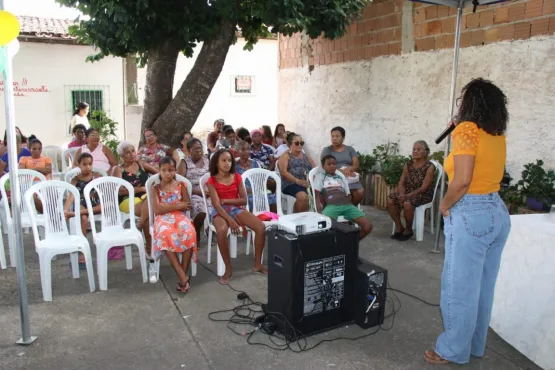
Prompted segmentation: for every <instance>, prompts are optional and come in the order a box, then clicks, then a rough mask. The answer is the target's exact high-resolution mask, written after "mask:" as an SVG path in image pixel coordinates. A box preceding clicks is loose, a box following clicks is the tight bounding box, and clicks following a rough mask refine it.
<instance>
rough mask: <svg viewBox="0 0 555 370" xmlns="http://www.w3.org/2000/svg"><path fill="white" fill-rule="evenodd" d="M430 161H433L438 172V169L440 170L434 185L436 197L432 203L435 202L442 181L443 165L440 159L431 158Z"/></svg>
mask: <svg viewBox="0 0 555 370" xmlns="http://www.w3.org/2000/svg"><path fill="white" fill-rule="evenodd" d="M430 162H432V164H433V165H434V166H435V168H436V173H438V171H439V173H438V174H439V176H438V177H437V180H436V184H435V186H434V197H433V198H432V202H431V203H433V202H434V200H435V199H436V193H437V188H438V186H439V184H440V183H441V179H442V178H443V166H442V165H441V164H440V163H439V162H438V161H436V160H433V159H432V160H430Z"/></svg>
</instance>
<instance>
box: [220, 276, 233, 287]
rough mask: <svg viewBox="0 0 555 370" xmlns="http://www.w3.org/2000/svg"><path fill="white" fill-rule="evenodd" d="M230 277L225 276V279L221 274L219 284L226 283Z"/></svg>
mask: <svg viewBox="0 0 555 370" xmlns="http://www.w3.org/2000/svg"><path fill="white" fill-rule="evenodd" d="M230 279H231V276H230V277H229V278H227V279H224V277H223V276H222V277H221V278H220V284H222V285H228V284H229V280H230Z"/></svg>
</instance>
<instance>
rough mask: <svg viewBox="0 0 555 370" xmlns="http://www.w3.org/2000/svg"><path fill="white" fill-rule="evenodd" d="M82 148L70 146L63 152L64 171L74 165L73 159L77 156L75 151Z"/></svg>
mask: <svg viewBox="0 0 555 370" xmlns="http://www.w3.org/2000/svg"><path fill="white" fill-rule="evenodd" d="M79 149H80V148H79V147H75V148H69V149H65V150H64V151H63V152H62V172H64V173H66V172H67V171H68V170H69V169H70V168H71V167H72V166H73V159H74V158H75V152H76V151H78V150H79Z"/></svg>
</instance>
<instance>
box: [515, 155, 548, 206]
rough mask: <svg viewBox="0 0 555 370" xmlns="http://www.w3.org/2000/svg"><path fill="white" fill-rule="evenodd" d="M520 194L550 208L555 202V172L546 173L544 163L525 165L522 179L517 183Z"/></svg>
mask: <svg viewBox="0 0 555 370" xmlns="http://www.w3.org/2000/svg"><path fill="white" fill-rule="evenodd" d="M517 186H518V190H519V191H520V193H521V194H522V195H524V196H526V198H527V203H528V199H530V198H535V200H537V201H538V202H541V203H543V205H544V207H548V206H550V205H551V203H553V202H555V171H553V170H549V171H546V170H545V169H544V168H543V161H542V160H540V159H538V160H536V163H528V164H525V165H524V171H522V179H521V180H519V181H518V183H517Z"/></svg>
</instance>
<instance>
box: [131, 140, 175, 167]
mask: <svg viewBox="0 0 555 370" xmlns="http://www.w3.org/2000/svg"><path fill="white" fill-rule="evenodd" d="M169 152H170V147H169V146H167V145H164V144H156V147H154V149H151V148H149V147H147V146H145V145H143V146H142V147H140V148H139V150H138V151H137V158H138V159H140V160H143V161H145V162H146V163H148V164H150V165H152V166H154V167H158V163H160V160H161V159H162V158H164V157H165V156H168V155H170V154H169Z"/></svg>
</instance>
